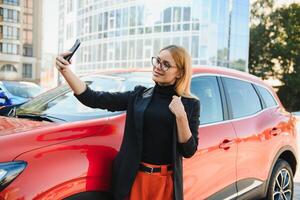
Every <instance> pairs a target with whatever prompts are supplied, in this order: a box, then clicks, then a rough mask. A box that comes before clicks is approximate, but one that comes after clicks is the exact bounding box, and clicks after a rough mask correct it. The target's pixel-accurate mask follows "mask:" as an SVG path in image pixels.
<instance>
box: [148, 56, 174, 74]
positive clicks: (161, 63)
mask: <svg viewBox="0 0 300 200" xmlns="http://www.w3.org/2000/svg"><path fill="white" fill-rule="evenodd" d="M151 63H152V65H153V69H154V68H155V67H156V66H157V65H158V64H159V67H160V69H161V70H162V71H164V72H166V71H167V70H168V69H170V68H171V67H176V66H172V65H170V63H169V62H168V61H165V60H163V61H161V59H160V58H159V57H156V56H153V57H152V58H151Z"/></svg>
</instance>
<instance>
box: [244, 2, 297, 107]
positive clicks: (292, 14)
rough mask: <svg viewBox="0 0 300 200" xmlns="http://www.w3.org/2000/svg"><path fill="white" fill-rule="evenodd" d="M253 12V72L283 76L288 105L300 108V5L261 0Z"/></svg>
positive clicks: (283, 95) (283, 97)
mask: <svg viewBox="0 0 300 200" xmlns="http://www.w3.org/2000/svg"><path fill="white" fill-rule="evenodd" d="M262 10H266V12H263V11H262ZM251 14H252V17H251V22H252V25H251V29H250V51H249V52H250V55H249V72H250V73H251V74H254V75H256V76H259V77H261V78H262V79H266V78H268V77H270V76H274V77H275V78H277V79H279V80H280V81H281V82H282V83H283V86H281V87H280V88H279V90H278V96H279V97H280V99H281V100H282V103H283V105H284V106H285V108H286V109H287V110H289V111H293V110H300V87H299V86H300V74H299V71H300V5H299V4H291V5H289V6H288V7H280V8H277V9H275V8H274V4H273V1H272V0H258V1H256V2H255V3H254V4H253V7H252V10H251ZM277 66H279V68H280V70H274V69H275V68H276V67H277ZM297 72H298V73H297Z"/></svg>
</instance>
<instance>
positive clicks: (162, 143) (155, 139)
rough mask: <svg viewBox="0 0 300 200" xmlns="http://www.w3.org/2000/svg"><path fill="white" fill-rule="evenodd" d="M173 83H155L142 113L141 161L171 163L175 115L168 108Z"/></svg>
mask: <svg viewBox="0 0 300 200" xmlns="http://www.w3.org/2000/svg"><path fill="white" fill-rule="evenodd" d="M173 95H176V91H175V84H173V85H168V86H160V85H158V84H157V83H156V85H155V86H154V93H153V96H152V99H151V102H150V103H149V105H148V107H147V109H146V110H145V113H144V134H143V154H142V161H143V162H146V163H151V164H158V165H161V164H171V163H172V133H173V126H174V123H175V115H174V114H173V113H172V112H171V110H170V109H169V104H170V103H171V101H172V96H173Z"/></svg>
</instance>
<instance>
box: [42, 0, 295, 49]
mask: <svg viewBox="0 0 300 200" xmlns="http://www.w3.org/2000/svg"><path fill="white" fill-rule="evenodd" d="M43 1H44V5H43V7H44V8H43V11H44V16H43V21H44V23H43V25H44V27H43V31H44V39H43V51H44V52H45V53H52V54H57V53H58V52H57V50H58V1H59V0H43ZM157 1H158V0H157ZM168 1H169V0H168ZM168 1H166V2H168ZM253 1H255V0H250V2H253ZM146 2H147V1H146ZM293 2H298V3H300V0H277V3H278V4H290V3H293ZM151 3H152V5H156V4H153V2H151Z"/></svg>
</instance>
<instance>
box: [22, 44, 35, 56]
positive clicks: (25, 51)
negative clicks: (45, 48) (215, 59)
mask: <svg viewBox="0 0 300 200" xmlns="http://www.w3.org/2000/svg"><path fill="white" fill-rule="evenodd" d="M23 56H29V57H32V56H33V48H32V45H25V46H23Z"/></svg>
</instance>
